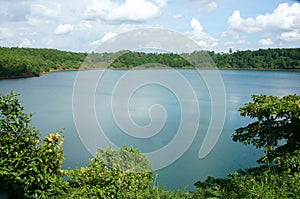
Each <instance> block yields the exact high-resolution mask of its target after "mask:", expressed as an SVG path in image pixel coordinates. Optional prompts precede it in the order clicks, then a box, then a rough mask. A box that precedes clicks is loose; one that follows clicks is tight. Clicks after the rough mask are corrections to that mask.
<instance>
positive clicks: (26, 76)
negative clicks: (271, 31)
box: [0, 67, 300, 80]
mask: <svg viewBox="0 0 300 199" xmlns="http://www.w3.org/2000/svg"><path fill="white" fill-rule="evenodd" d="M170 68H172V69H184V70H192V69H194V68H193V67H170ZM131 69H135V70H142V69H143V70H149V69H154V70H155V69H164V67H150V68H139V67H131V68H128V67H120V68H106V70H131ZM201 69H202V70H239V71H287V72H300V69H271V68H216V69H210V68H201ZM84 70H97V69H95V68H92V69H82V68H78V69H76V68H69V69H53V70H50V71H49V72H41V73H40V74H39V75H34V74H22V75H18V76H15V75H13V76H0V80H5V79H21V78H31V77H41V76H43V75H46V74H48V73H52V72H62V71H84Z"/></svg>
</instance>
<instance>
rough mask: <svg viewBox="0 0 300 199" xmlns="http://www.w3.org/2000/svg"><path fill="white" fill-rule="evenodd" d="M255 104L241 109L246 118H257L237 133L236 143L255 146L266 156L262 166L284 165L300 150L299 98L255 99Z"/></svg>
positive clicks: (294, 96)
mask: <svg viewBox="0 0 300 199" xmlns="http://www.w3.org/2000/svg"><path fill="white" fill-rule="evenodd" d="M252 99H253V102H250V103H248V104H246V105H245V106H244V107H242V108H240V109H239V111H240V114H241V115H242V116H244V117H246V116H248V117H250V118H256V119H257V120H256V121H254V122H253V123H251V124H249V125H247V126H246V127H242V128H239V129H237V130H236V132H235V134H234V135H233V140H234V141H240V142H243V143H244V144H253V145H254V146H256V147H257V148H262V150H263V151H264V152H265V153H266V155H265V156H263V157H262V158H260V159H259V162H264V163H268V162H272V161H273V160H278V161H282V160H283V159H285V158H286V156H287V155H288V154H289V155H291V154H292V153H294V152H295V151H296V150H299V149H300V134H299V132H300V96H297V95H288V96H285V97H282V98H279V97H276V96H267V95H253V96H252Z"/></svg>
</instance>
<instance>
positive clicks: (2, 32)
mask: <svg viewBox="0 0 300 199" xmlns="http://www.w3.org/2000/svg"><path fill="white" fill-rule="evenodd" d="M149 27H159V28H166V29H168V30H172V31H176V32H179V33H181V34H183V35H185V36H186V37H189V38H191V39H193V40H194V41H196V42H197V43H198V44H199V45H200V46H201V48H203V49H207V50H215V51H218V52H220V51H223V52H228V49H229V48H232V49H233V50H245V49H259V48H278V47H279V48H289V47H300V3H299V1H281V0H265V1H261V0H251V1H249V0H222V1H221V0H80V1H79V0H64V1H58V0H52V1H41V0H23V1H22V0H0V46H19V47H38V48H56V49H61V50H70V51H84V52H85V51H92V50H94V49H95V48H97V46H99V44H101V42H104V41H105V40H107V39H109V38H111V37H114V36H116V35H118V34H120V33H124V32H127V31H131V30H136V29H141V28H149Z"/></svg>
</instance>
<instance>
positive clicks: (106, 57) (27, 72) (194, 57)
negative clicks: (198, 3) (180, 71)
mask: <svg viewBox="0 0 300 199" xmlns="http://www.w3.org/2000/svg"><path fill="white" fill-rule="evenodd" d="M0 55H1V56H0V77H20V76H39V75H41V74H43V73H45V72H49V71H52V70H70V69H75V70H76V69H79V68H81V69H97V68H98V69H99V68H112V69H130V68H134V67H145V68H150V67H173V68H192V67H199V68H215V67H217V68H220V69H224V68H226V69H282V70H286V69H300V48H285V49H284V48H283V49H279V48H278V49H259V50H253V51H251V50H246V51H236V52H232V51H231V50H230V51H229V52H228V53H219V52H214V51H195V52H192V53H182V54H176V53H145V52H132V51H126V50H124V51H119V52H115V53H97V52H92V53H76V52H67V51H60V50H55V49H34V48H18V47H12V48H7V47H0Z"/></svg>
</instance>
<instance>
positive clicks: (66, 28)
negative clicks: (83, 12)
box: [54, 24, 74, 35]
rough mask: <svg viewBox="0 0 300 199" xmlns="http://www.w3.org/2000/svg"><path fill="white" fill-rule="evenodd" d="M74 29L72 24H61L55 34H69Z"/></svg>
mask: <svg viewBox="0 0 300 199" xmlns="http://www.w3.org/2000/svg"><path fill="white" fill-rule="evenodd" d="M73 28H74V27H73V26H72V25H71V24H59V25H58V26H57V28H56V29H55V31H54V32H55V34H57V35H62V34H69V33H70V32H71V31H72V30H73Z"/></svg>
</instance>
